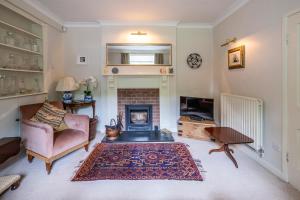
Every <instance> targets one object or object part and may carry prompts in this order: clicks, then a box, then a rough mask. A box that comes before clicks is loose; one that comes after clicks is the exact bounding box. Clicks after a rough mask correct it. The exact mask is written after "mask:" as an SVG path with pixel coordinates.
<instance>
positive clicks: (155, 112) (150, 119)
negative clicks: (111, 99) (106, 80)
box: [117, 88, 160, 131]
mask: <svg viewBox="0 0 300 200" xmlns="http://www.w3.org/2000/svg"><path fill="white" fill-rule="evenodd" d="M117 92H118V112H119V113H120V112H121V113H123V116H124V117H123V124H124V125H125V126H124V130H129V131H132V130H137V131H141V130H148V131H149V130H153V127H154V126H159V125H160V99H159V89H158V88H147V89H146V88H140V89H138V88H128V89H123V88H122V89H118V91H117ZM130 110H131V111H130ZM146 113H147V114H146ZM131 115H133V117H134V118H135V119H134V121H132V120H131V119H130V118H131ZM143 119H144V121H145V120H146V121H147V123H145V122H144V123H143ZM130 121H131V123H129V122H130ZM127 125H128V126H127Z"/></svg>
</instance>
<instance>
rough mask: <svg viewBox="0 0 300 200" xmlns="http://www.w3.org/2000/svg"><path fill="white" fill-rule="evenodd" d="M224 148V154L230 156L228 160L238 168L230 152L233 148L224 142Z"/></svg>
mask: <svg viewBox="0 0 300 200" xmlns="http://www.w3.org/2000/svg"><path fill="white" fill-rule="evenodd" d="M224 149H225V153H226V155H227V156H228V157H229V158H230V160H231V161H232V162H233V164H234V165H235V167H236V168H239V167H238V164H237V162H236V160H235V159H234V157H233V156H232V154H231V153H230V152H232V153H233V150H232V149H230V148H229V146H228V144H224Z"/></svg>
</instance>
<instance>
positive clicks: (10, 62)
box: [6, 53, 17, 69]
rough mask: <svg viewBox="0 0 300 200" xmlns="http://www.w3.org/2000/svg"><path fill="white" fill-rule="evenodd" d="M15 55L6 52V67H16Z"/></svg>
mask: <svg viewBox="0 0 300 200" xmlns="http://www.w3.org/2000/svg"><path fill="white" fill-rule="evenodd" d="M16 65H17V64H16V56H15V54H13V53H9V54H8V63H7V65H6V67H7V68H13V69H15V68H16Z"/></svg>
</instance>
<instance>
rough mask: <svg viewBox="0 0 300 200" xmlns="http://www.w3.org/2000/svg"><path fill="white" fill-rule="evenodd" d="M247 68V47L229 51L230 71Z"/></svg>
mask: <svg viewBox="0 0 300 200" xmlns="http://www.w3.org/2000/svg"><path fill="white" fill-rule="evenodd" d="M239 68H245V46H240V47H236V48H234V49H230V50H228V69H239Z"/></svg>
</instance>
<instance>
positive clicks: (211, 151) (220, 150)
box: [209, 145, 225, 154]
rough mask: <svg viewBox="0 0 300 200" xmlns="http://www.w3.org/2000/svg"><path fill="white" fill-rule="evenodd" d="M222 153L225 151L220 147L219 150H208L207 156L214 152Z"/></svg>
mask: <svg viewBox="0 0 300 200" xmlns="http://www.w3.org/2000/svg"><path fill="white" fill-rule="evenodd" d="M222 151H225V149H224V145H223V146H221V147H220V148H219V149H212V150H210V151H209V154H211V153H214V152H222Z"/></svg>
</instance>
